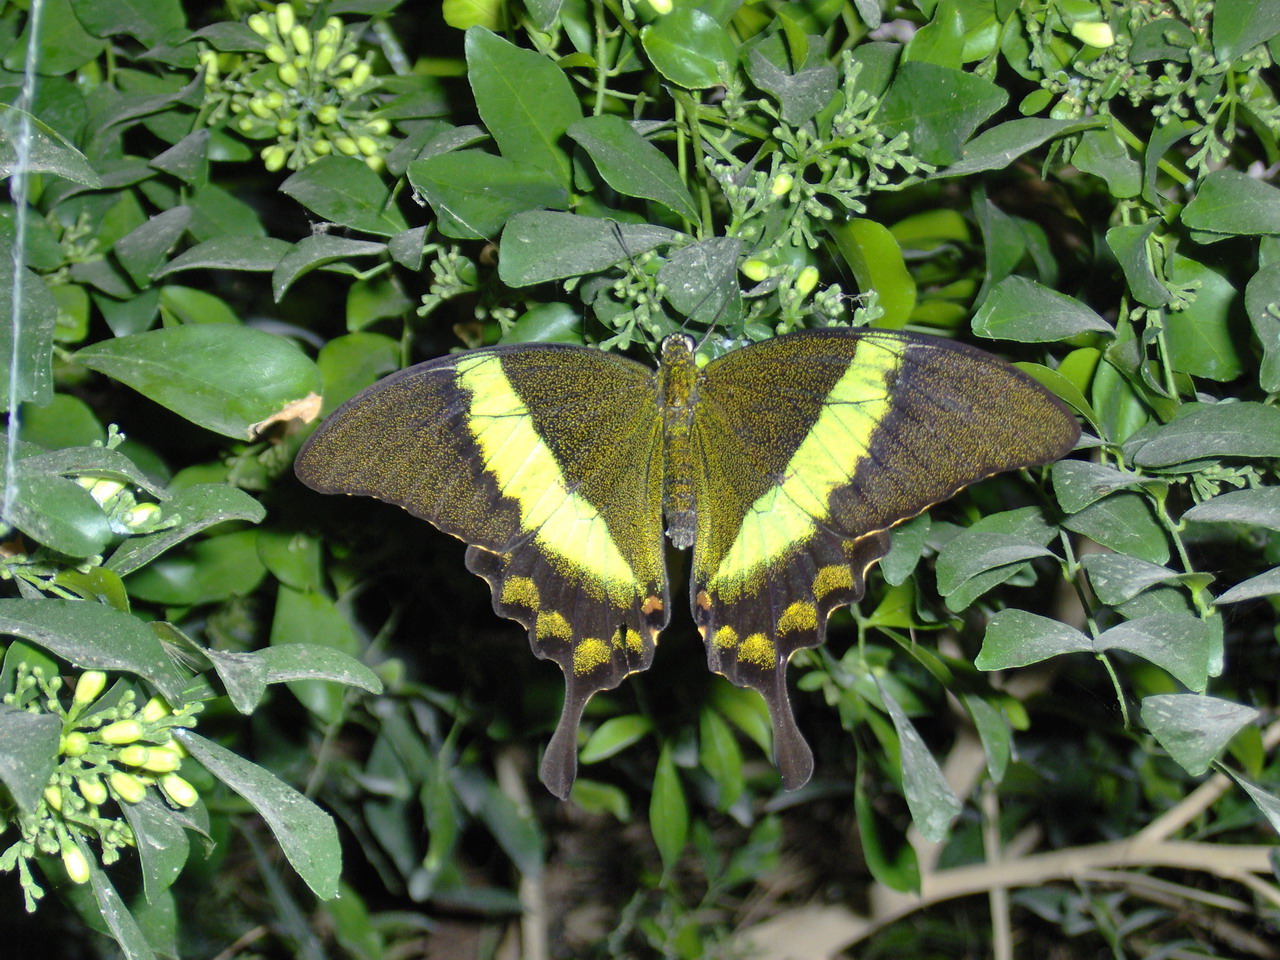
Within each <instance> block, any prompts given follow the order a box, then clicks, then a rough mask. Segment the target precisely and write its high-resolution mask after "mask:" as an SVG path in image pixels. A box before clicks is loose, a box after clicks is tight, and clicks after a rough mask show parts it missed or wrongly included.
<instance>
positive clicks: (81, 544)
mask: <svg viewBox="0 0 1280 960" xmlns="http://www.w3.org/2000/svg"><path fill="white" fill-rule="evenodd" d="M3 517H4V520H5V521H6V522H7V523H10V524H12V525H13V526H15V527H17V528H18V529H19V530H21V531H22V532H23V533H25V534H27V535H28V536H30V537H31V538H32V539H33V540H36V541H38V542H40V543H42V544H44V545H45V546H47V547H50V548H52V549H53V550H56V551H58V552H59V553H65V554H66V555H67V556H69V557H91V556H94V555H95V554H99V553H101V552H102V551H103V550H105V549H106V547H107V544H108V543H110V542H111V536H112V533H111V525H110V522H109V521H108V520H107V516H106V514H105V513H103V512H102V507H101V506H99V504H98V502H97V501H96V500H94V499H93V497H91V496H90V495H89V492H88V491H87V490H85V489H84V487H82V486H80V485H79V484H78V483H75V482H74V481H71V480H67V479H66V478H64V477H59V476H54V475H50V474H49V473H46V472H45V471H42V470H32V469H30V468H28V467H27V466H26V465H25V463H23V462H21V461H19V463H18V467H17V469H16V471H15V476H14V482H13V497H12V499H11V500H9V502H8V503H7V504H6V505H5V510H4V513H3Z"/></svg>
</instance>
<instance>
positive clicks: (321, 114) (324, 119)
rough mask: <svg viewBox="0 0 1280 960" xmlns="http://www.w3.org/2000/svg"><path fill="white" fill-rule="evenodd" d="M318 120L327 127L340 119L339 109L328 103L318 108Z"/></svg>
mask: <svg viewBox="0 0 1280 960" xmlns="http://www.w3.org/2000/svg"><path fill="white" fill-rule="evenodd" d="M316 119H317V120H319V121H320V122H321V123H323V124H325V125H326V126H327V125H329V124H331V123H333V121H335V120H337V119H338V108H337V107H335V106H334V105H333V104H332V103H326V104H325V105H324V106H322V107H317V108H316Z"/></svg>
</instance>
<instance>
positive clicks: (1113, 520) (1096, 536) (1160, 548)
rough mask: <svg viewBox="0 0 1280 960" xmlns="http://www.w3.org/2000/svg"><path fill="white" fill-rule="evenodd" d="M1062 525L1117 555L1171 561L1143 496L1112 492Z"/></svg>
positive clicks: (1154, 560)
mask: <svg viewBox="0 0 1280 960" xmlns="http://www.w3.org/2000/svg"><path fill="white" fill-rule="evenodd" d="M1062 525H1063V526H1064V527H1066V528H1067V529H1068V530H1072V531H1074V532H1075V533H1080V534H1083V535H1084V536H1086V537H1088V538H1089V539H1091V540H1094V541H1096V542H1097V543H1100V544H1102V545H1103V546H1104V547H1110V548H1111V549H1112V550H1114V551H1115V552H1116V553H1123V554H1128V555H1129V556H1132V557H1138V558H1140V559H1142V560H1147V561H1149V562H1150V563H1165V562H1166V561H1167V560H1168V559H1169V541H1168V538H1167V537H1166V536H1165V532H1164V529H1163V528H1162V527H1161V526H1160V524H1159V523H1158V522H1157V521H1156V518H1155V516H1154V515H1153V514H1152V512H1151V506H1150V504H1149V502H1148V501H1147V498H1146V497H1144V496H1142V495H1141V494H1137V493H1130V492H1122V493H1113V494H1111V495H1110V496H1108V497H1105V498H1104V499H1102V500H1099V501H1097V502H1096V503H1091V504H1090V505H1089V506H1087V507H1084V508H1083V509H1081V510H1079V511H1077V512H1076V513H1073V514H1071V515H1069V516H1067V517H1065V518H1064V519H1063V521H1062Z"/></svg>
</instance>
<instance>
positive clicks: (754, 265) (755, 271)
mask: <svg viewBox="0 0 1280 960" xmlns="http://www.w3.org/2000/svg"><path fill="white" fill-rule="evenodd" d="M738 269H739V270H741V271H742V275H743V276H744V277H746V278H747V279H748V280H754V281H755V282H756V283H760V282H761V281H762V280H765V279H767V278H768V276H769V264H767V263H765V262H764V261H763V260H757V259H754V258H753V259H751V260H743V261H742V266H740V267H739V268H738Z"/></svg>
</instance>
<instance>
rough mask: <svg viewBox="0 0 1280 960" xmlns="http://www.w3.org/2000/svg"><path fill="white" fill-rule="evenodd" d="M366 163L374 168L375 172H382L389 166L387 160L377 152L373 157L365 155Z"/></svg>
mask: <svg viewBox="0 0 1280 960" xmlns="http://www.w3.org/2000/svg"><path fill="white" fill-rule="evenodd" d="M364 165H365V166H366V167H368V168H369V169H370V170H372V171H373V172H374V173H381V172H382V171H383V170H385V169H386V168H387V162H386V161H385V160H383V159H382V157H380V156H378V155H377V154H374V155H373V156H371V157H365V158H364Z"/></svg>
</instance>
